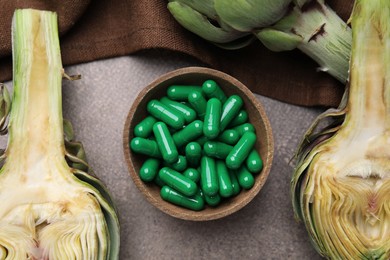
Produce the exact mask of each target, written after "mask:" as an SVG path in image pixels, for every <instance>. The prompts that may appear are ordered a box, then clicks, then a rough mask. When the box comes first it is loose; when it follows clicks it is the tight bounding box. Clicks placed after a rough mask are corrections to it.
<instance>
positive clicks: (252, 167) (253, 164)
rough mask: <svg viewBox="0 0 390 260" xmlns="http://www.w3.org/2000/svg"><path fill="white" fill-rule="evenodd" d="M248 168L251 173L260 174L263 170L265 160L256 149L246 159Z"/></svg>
mask: <svg viewBox="0 0 390 260" xmlns="http://www.w3.org/2000/svg"><path fill="white" fill-rule="evenodd" d="M246 167H247V168H248V170H249V171H250V172H251V173H259V172H260V171H261V169H263V160H262V159H261V157H260V154H259V153H258V152H257V151H256V149H253V150H252V151H251V152H250V153H249V155H248V158H246Z"/></svg>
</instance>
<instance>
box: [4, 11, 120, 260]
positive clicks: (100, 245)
mask: <svg viewBox="0 0 390 260" xmlns="http://www.w3.org/2000/svg"><path fill="white" fill-rule="evenodd" d="M12 34H13V85H14V92H13V100H12V106H11V111H10V115H9V124H8V133H9V136H8V144H7V148H6V150H5V152H4V154H3V155H2V156H1V159H3V165H2V167H1V169H0V201H1V206H0V259H117V258H118V254H119V221H118V217H117V213H116V209H115V207H114V205H113V202H112V200H111V198H110V195H109V194H108V192H107V190H106V188H105V187H104V185H103V184H102V183H101V182H100V181H99V180H98V179H97V178H95V177H94V176H92V175H90V174H87V171H89V166H88V165H87V164H86V162H85V153H84V150H83V149H82V146H81V144H80V143H77V142H74V141H73V132H72V128H71V125H70V124H69V123H68V122H67V121H63V118H62V98H61V96H62V93H61V91H62V89H61V80H62V72H63V71H62V63H61V55H60V45H59V38H58V28H57V15H56V14H55V13H53V12H49V11H38V10H33V9H22V10H16V11H15V14H14V17H13V27H12ZM2 90H3V92H2V95H1V96H2V98H0V101H1V102H0V103H1V105H0V116H1V117H2V119H1V122H2V121H3V119H4V117H6V116H7V113H8V111H9V109H8V110H7V107H9V103H10V99H9V95H7V94H6V92H5V91H4V88H2ZM1 122H0V123H1ZM2 129H3V128H2ZM64 135H65V137H64Z"/></svg>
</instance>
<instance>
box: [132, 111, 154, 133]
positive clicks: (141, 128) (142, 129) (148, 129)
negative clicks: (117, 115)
mask: <svg viewBox="0 0 390 260" xmlns="http://www.w3.org/2000/svg"><path fill="white" fill-rule="evenodd" d="M156 122H157V120H156V119H155V118H154V117H152V116H147V117H145V119H144V120H142V121H141V122H139V123H138V124H137V125H136V126H135V127H134V136H136V137H142V138H148V137H149V136H150V135H151V133H152V132H153V125H154V124H155V123H156Z"/></svg>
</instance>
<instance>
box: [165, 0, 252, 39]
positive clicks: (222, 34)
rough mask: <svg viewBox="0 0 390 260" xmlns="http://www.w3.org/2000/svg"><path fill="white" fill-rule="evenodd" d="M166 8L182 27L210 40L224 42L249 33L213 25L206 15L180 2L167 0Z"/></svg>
mask: <svg viewBox="0 0 390 260" xmlns="http://www.w3.org/2000/svg"><path fill="white" fill-rule="evenodd" d="M168 9H169V11H170V12H171V14H172V15H173V16H174V17H175V19H176V20H177V21H178V22H179V23H180V24H181V25H182V26H183V27H184V28H186V29H187V30H189V31H191V32H193V33H195V34H197V35H200V36H201V37H202V38H204V39H206V40H208V41H211V42H215V43H226V42H230V41H234V40H236V39H238V38H240V37H243V36H246V35H248V34H249V33H245V32H244V33H243V32H238V31H235V30H229V28H224V27H222V26H221V25H222V24H218V25H214V24H213V23H211V22H210V20H209V18H208V17H207V16H206V15H204V14H202V13H200V12H198V11H197V10H195V9H193V8H191V7H190V6H188V5H186V4H185V3H182V2H178V1H172V2H169V3H168Z"/></svg>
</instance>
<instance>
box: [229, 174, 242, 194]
mask: <svg viewBox="0 0 390 260" xmlns="http://www.w3.org/2000/svg"><path fill="white" fill-rule="evenodd" d="M228 171H229V177H230V181H231V182H232V188H233V195H237V194H238V193H240V191H241V187H240V184H239V183H238V180H237V175H236V174H235V173H234V172H233V170H228Z"/></svg>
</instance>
